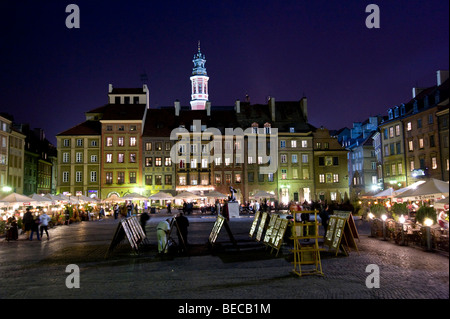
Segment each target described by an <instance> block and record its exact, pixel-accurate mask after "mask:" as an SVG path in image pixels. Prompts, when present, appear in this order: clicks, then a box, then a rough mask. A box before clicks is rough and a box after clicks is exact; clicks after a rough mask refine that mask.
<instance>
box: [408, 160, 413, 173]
mask: <svg viewBox="0 0 450 319" xmlns="http://www.w3.org/2000/svg"><path fill="white" fill-rule="evenodd" d="M409 170H410V171H411V172H412V171H413V170H414V160H411V161H409Z"/></svg>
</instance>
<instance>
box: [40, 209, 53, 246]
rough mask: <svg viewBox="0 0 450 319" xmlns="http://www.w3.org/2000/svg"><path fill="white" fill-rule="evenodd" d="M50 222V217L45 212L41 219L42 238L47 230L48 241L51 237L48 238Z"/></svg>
mask: <svg viewBox="0 0 450 319" xmlns="http://www.w3.org/2000/svg"><path fill="white" fill-rule="evenodd" d="M50 220H51V218H50V216H48V215H47V213H46V212H43V214H42V215H41V217H40V222H41V225H40V226H41V227H40V228H41V238H43V237H42V235H43V234H44V230H45V234H47V240H49V239H50V237H49V236H48V222H49V221H50Z"/></svg>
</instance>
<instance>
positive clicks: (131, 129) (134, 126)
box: [130, 98, 139, 131]
mask: <svg viewBox="0 0 450 319" xmlns="http://www.w3.org/2000/svg"><path fill="white" fill-rule="evenodd" d="M138 99H139V98H138ZM135 104H138V103H135ZM136 130H137V126H136V125H130V131H136Z"/></svg>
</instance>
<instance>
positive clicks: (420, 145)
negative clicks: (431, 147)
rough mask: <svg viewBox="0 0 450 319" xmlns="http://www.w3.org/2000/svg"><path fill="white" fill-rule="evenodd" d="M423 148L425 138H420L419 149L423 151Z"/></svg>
mask: <svg viewBox="0 0 450 319" xmlns="http://www.w3.org/2000/svg"><path fill="white" fill-rule="evenodd" d="M423 147H424V145H423V138H419V148H420V149H422V148H423Z"/></svg>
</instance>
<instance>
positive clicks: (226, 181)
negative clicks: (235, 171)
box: [225, 174, 231, 184]
mask: <svg viewBox="0 0 450 319" xmlns="http://www.w3.org/2000/svg"><path fill="white" fill-rule="evenodd" d="M225 183H227V184H231V174H225Z"/></svg>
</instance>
